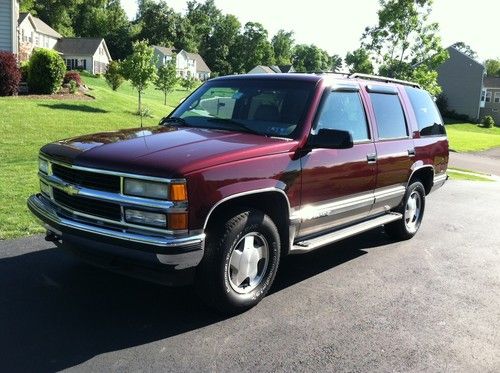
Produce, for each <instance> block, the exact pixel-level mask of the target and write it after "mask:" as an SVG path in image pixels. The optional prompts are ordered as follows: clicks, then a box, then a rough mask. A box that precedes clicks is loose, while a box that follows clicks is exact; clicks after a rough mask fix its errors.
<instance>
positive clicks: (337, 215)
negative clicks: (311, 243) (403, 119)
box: [298, 85, 376, 237]
mask: <svg viewBox="0 0 500 373" xmlns="http://www.w3.org/2000/svg"><path fill="white" fill-rule="evenodd" d="M358 90H359V87H358V86H357V85H353V86H352V87H351V86H348V87H341V88H337V89H333V90H330V89H328V91H327V92H326V93H325V96H324V97H323V102H322V104H321V108H320V112H319V115H318V116H317V118H316V121H315V125H314V128H313V133H317V132H318V131H319V130H320V129H322V128H330V129H339V130H347V131H349V132H350V133H351V134H352V137H353V141H354V147H353V148H350V149H313V150H312V151H310V152H309V153H307V154H306V155H304V156H303V157H302V159H301V164H302V203H301V208H300V210H299V213H298V216H299V217H300V219H301V225H300V229H299V233H298V236H301V237H303V236H309V235H314V234H318V233H320V232H322V231H327V230H331V229H333V228H336V227H338V226H340V225H343V224H346V223H350V222H353V221H355V220H359V219H363V218H365V217H366V216H368V214H369V212H370V209H371V208H372V205H373V202H374V196H373V190H374V188H375V180H376V178H375V173H376V163H375V159H376V154H375V145H374V144H373V141H372V140H371V138H372V136H371V133H370V132H371V131H370V130H369V126H368V122H367V116H366V113H365V110H364V106H363V102H362V99H361V96H360V93H359V91H358Z"/></svg>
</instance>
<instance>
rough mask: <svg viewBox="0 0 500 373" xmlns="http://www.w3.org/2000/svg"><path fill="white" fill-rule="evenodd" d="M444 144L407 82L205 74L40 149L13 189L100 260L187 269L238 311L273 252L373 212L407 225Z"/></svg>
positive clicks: (329, 235) (404, 228)
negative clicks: (150, 103) (28, 177)
mask: <svg viewBox="0 0 500 373" xmlns="http://www.w3.org/2000/svg"><path fill="white" fill-rule="evenodd" d="M447 163H448V141H447V138H446V134H445V129H444V126H443V122H442V119H441V116H440V114H439V112H438V110H437V109H436V106H435V104H434V101H433V99H432V98H431V96H430V95H429V94H428V93H427V92H426V91H424V90H422V89H420V87H419V86H418V85H417V84H414V83H410V82H404V81H398V80H394V79H388V78H383V77H375V76H368V75H360V74H354V75H351V76H348V75H338V74H331V75H328V74H326V75H306V74H282V75H280V74H277V75H265V76H264V75H251V76H250V75H241V76H229V77H223V78H218V79H213V80H210V81H209V82H207V83H205V84H204V85H202V86H201V87H200V88H199V89H197V90H196V91H195V92H194V93H193V94H192V95H190V96H189V97H188V98H187V99H186V100H185V101H184V102H183V103H182V104H180V105H179V106H178V107H177V108H176V109H175V110H174V111H173V112H172V113H171V114H170V116H168V117H166V118H164V119H163V120H162V121H161V123H160V125H159V126H157V127H151V128H142V129H141V128H140V129H127V130H123V131H117V132H108V133H98V134H94V135H88V136H81V137H77V138H72V139H68V140H62V141H58V142H55V143H52V144H48V145H46V146H44V147H43V148H42V149H41V152H40V158H39V177H40V188H41V193H39V194H36V195H33V196H31V197H30V198H29V200H28V206H29V208H30V209H31V211H32V212H33V213H34V214H35V215H36V216H37V217H38V218H39V219H40V220H41V221H42V222H43V225H44V226H45V227H46V228H47V239H49V240H53V241H54V242H56V244H57V245H61V246H63V247H65V248H67V249H70V250H72V251H73V252H75V253H77V254H79V255H80V256H82V257H83V258H84V259H86V260H88V261H90V262H92V263H94V264H97V265H100V266H103V267H105V268H108V269H111V270H115V271H119V272H126V273H128V274H130V275H133V276H137V277H141V278H146V279H149V280H153V281H157V282H162V283H167V284H174V283H186V282H189V281H192V280H194V281H195V284H196V287H197V289H198V290H199V293H200V295H201V296H202V297H203V298H204V299H205V300H206V301H207V302H208V303H209V304H210V305H212V306H214V307H216V308H218V309H220V310H222V311H226V312H238V311H241V310H244V309H247V308H249V307H251V306H253V305H255V304H256V303H258V302H259V301H260V300H261V299H262V298H263V297H264V295H265V294H266V293H267V291H268V290H269V288H270V287H271V285H272V283H273V280H274V277H275V275H276V272H277V270H278V266H279V263H280V257H282V256H283V255H287V254H298V253H305V252H309V251H311V250H314V249H317V248H319V247H322V246H326V245H329V244H331V243H333V242H336V241H338V240H341V239H343V238H346V237H349V236H352V235H356V234H358V233H361V232H364V231H367V230H369V229H372V228H374V227H377V226H380V225H384V227H385V231H386V232H387V233H388V234H389V235H390V236H392V237H395V238H397V239H408V238H411V237H412V236H414V235H415V233H416V232H417V230H418V229H419V227H420V224H421V222H422V217H423V214H424V209H425V197H426V195H427V194H429V193H430V192H431V191H432V190H434V189H435V188H437V187H440V186H441V185H443V184H444V182H445V181H446V178H447V176H446V168H447Z"/></svg>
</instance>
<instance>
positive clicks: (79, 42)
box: [54, 38, 103, 56]
mask: <svg viewBox="0 0 500 373" xmlns="http://www.w3.org/2000/svg"><path fill="white" fill-rule="evenodd" d="M102 41H103V39H102V38H63V39H59V40H58V41H57V44H56V45H55V47H54V49H55V50H56V51H58V52H61V53H62V54H66V55H73V56H92V55H93V54H94V53H95V52H96V51H97V48H99V45H101V42H102Z"/></svg>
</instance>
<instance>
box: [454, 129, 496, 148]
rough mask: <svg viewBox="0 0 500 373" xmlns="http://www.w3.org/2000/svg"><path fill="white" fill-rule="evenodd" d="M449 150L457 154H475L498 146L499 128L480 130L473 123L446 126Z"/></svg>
mask: <svg viewBox="0 0 500 373" xmlns="http://www.w3.org/2000/svg"><path fill="white" fill-rule="evenodd" d="M446 133H447V134H448V140H449V142H450V148H451V149H453V150H455V151H457V152H477V151H481V150H488V149H491V148H495V147H497V146H500V127H493V128H482V127H479V126H478V125H476V124H473V123H454V124H447V125H446Z"/></svg>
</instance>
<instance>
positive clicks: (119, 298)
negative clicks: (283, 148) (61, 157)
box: [0, 229, 391, 372]
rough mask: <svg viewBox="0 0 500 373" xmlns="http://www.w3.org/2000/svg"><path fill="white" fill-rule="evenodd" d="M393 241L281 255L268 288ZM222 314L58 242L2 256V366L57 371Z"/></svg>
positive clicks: (376, 239)
mask: <svg viewBox="0 0 500 373" xmlns="http://www.w3.org/2000/svg"><path fill="white" fill-rule="evenodd" d="M389 242H391V241H389V240H388V238H387V237H386V236H385V235H384V233H383V231H382V230H381V229H377V230H374V231H371V232H368V233H366V234H364V235H362V236H359V237H355V238H352V239H348V240H345V241H343V242H341V243H338V244H337V245H336V247H327V248H324V249H321V250H318V251H316V252H314V253H311V254H307V255H300V256H290V257H286V258H284V260H283V262H282V266H281V267H280V271H279V273H278V276H277V278H276V282H275V285H274V287H273V289H272V291H271V293H275V292H278V291H280V290H283V289H285V288H287V287H289V286H292V285H294V284H296V283H298V282H300V281H303V280H304V279H307V278H310V277H312V276H315V275H317V274H319V273H322V272H324V271H327V270H330V269H332V268H334V267H335V266H338V265H341V264H343V263H345V262H347V261H350V260H352V259H355V258H357V257H359V256H361V255H363V254H365V253H366V252H367V251H366V249H370V248H374V247H377V246H381V245H384V244H387V243H389ZM222 320H224V317H223V316H220V315H218V314H215V313H213V312H212V311H210V310H209V309H207V308H206V307H205V306H204V305H203V304H202V303H201V302H200V301H199V300H198V299H197V298H196V296H195V293H194V291H193V289H192V288H191V287H187V288H166V287H163V286H160V285H155V284H150V283H147V282H143V281H140V280H135V279H131V278H128V277H124V276H121V275H116V274H113V273H109V272H106V271H104V270H100V269H97V268H93V267H91V266H88V265H86V264H83V263H81V262H79V261H78V260H77V259H76V258H74V257H72V256H71V255H70V254H69V253H66V252H63V251H62V250H60V249H55V248H54V249H45V250H39V251H33V252H31V253H28V254H23V255H19V256H14V257H8V258H4V259H0V369H1V370H2V371H6V372H14V371H37V372H46V371H56V370H62V369H65V368H70V367H73V366H75V365H78V364H80V363H83V362H85V361H87V360H89V359H91V358H92V357H94V356H96V355H99V354H102V353H106V352H109V351H116V350H120V349H125V348H129V347H134V346H139V345H142V344H145V343H149V342H154V341H157V340H161V339H164V338H168V337H171V336H175V335H178V334H182V333H185V332H188V331H191V330H195V329H199V328H203V327H205V326H207V325H211V324H213V323H217V322H219V321H222Z"/></svg>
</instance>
